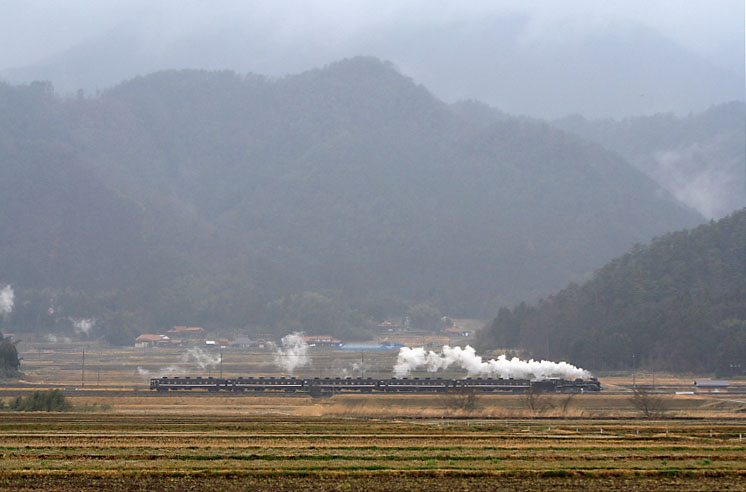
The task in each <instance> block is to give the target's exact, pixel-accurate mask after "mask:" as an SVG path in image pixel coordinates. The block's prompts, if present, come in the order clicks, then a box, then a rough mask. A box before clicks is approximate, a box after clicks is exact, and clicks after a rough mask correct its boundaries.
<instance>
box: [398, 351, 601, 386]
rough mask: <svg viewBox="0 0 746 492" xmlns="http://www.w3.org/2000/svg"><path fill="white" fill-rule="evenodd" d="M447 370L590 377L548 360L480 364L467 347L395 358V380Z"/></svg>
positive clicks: (501, 360) (401, 354)
mask: <svg viewBox="0 0 746 492" xmlns="http://www.w3.org/2000/svg"><path fill="white" fill-rule="evenodd" d="M451 366H455V367H460V368H462V369H466V371H467V373H468V376H470V377H477V376H485V377H501V378H516V379H546V378H551V377H561V378H565V379H576V378H587V377H590V375H591V373H589V372H588V371H586V370H585V369H581V368H579V367H575V366H573V365H572V364H568V363H567V362H552V361H548V360H542V361H536V360H533V359H531V360H521V359H519V358H518V357H513V358H512V359H510V360H508V358H507V357H506V356H505V355H501V356H499V357H498V358H497V359H490V360H482V357H480V356H478V355H476V351H475V350H474V349H473V348H472V347H471V346H469V345H467V346H466V348H464V349H462V348H461V347H449V346H448V345H445V346H443V350H442V351H441V352H440V353H436V352H433V351H426V350H425V349H424V348H422V347H417V348H409V347H402V348H401V349H399V356H398V357H397V359H396V365H395V366H394V375H395V376H396V377H399V378H401V377H406V376H408V375H409V373H411V372H412V371H414V370H417V369H420V368H424V369H426V370H427V371H428V372H437V371H439V370H441V369H447V368H449V367H451Z"/></svg>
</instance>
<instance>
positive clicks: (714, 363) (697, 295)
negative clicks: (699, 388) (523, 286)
mask: <svg viewBox="0 0 746 492" xmlns="http://www.w3.org/2000/svg"><path fill="white" fill-rule="evenodd" d="M480 344H481V346H482V347H483V348H487V347H493V348H494V347H505V348H516V347H520V348H526V349H528V350H529V351H531V352H532V353H533V354H534V355H536V356H539V357H549V358H566V359H568V360H571V361H572V362H573V363H577V364H581V365H583V366H586V367H589V368H592V369H629V368H631V367H632V357H633V355H634V356H635V358H636V360H637V364H638V367H639V366H643V367H647V368H657V369H669V370H674V371H695V370H698V371H699V370H712V371H716V372H718V374H721V375H727V374H731V373H734V372H737V373H743V372H744V370H746V209H744V210H741V211H738V212H736V213H734V214H732V215H730V216H728V217H725V218H723V219H721V220H720V221H718V222H711V223H710V224H707V225H702V226H699V227H697V228H696V229H692V230H684V231H680V232H675V233H670V234H666V235H664V236H662V237H660V238H657V239H655V240H654V241H653V242H652V243H651V244H650V245H648V246H639V245H638V246H635V247H634V248H633V249H632V250H631V251H630V252H629V253H627V254H625V255H624V256H621V257H619V258H617V259H615V260H613V261H612V262H610V263H609V264H607V265H606V266H604V267H603V268H601V269H600V270H599V271H597V272H596V273H595V274H594V275H593V278H592V279H591V280H589V281H588V282H585V283H583V284H582V285H577V284H571V285H570V286H568V287H566V288H565V289H563V290H561V291H559V292H558V293H556V294H554V295H552V296H549V297H548V298H546V299H543V300H541V301H540V302H539V303H538V304H526V303H521V304H519V305H517V306H515V307H514V308H512V309H508V308H503V309H501V310H500V311H499V313H498V315H497V317H496V318H495V320H494V321H493V322H492V324H491V325H490V326H489V327H488V328H486V329H485V330H484V331H483V332H482V333H480Z"/></svg>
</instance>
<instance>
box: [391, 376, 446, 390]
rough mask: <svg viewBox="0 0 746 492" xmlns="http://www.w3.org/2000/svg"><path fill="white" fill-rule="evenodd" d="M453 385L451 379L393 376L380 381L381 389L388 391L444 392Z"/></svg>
mask: <svg viewBox="0 0 746 492" xmlns="http://www.w3.org/2000/svg"><path fill="white" fill-rule="evenodd" d="M451 387H453V381H452V380H450V379H440V378H437V379H430V378H425V379H420V378H411V379H410V378H401V379H397V378H392V379H382V380H380V381H379V390H380V391H388V392H399V391H419V392H443V391H448V389H450V388H451Z"/></svg>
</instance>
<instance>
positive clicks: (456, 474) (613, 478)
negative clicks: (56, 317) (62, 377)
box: [0, 414, 746, 491]
mask: <svg viewBox="0 0 746 492" xmlns="http://www.w3.org/2000/svg"><path fill="white" fill-rule="evenodd" d="M4 417H5V418H3V420H2V423H0V454H1V455H2V460H0V488H1V489H13V490H49V489H56V490H100V489H101V488H106V489H108V490H111V491H118V490H153V489H158V490H176V489H180V490H197V489H199V490H208V489H212V490H216V489H224V490H246V489H251V488H252V487H253V488H256V489H257V490H259V489H261V490H290V489H291V488H292V489H293V490H316V489H319V488H324V489H328V490H424V488H425V487H427V488H428V489H430V490H485V489H486V490H491V489H493V488H497V487H499V488H505V489H510V490H552V489H554V490H598V489H600V488H602V487H605V488H609V489H617V490H622V489H623V490H643V489H647V490H653V491H654V490H745V489H746V488H745V485H744V484H745V483H746V459H745V458H746V444H745V443H744V441H742V440H740V439H739V433H742V432H743V430H744V427H745V426H744V422H742V421H713V420H695V421H675V420H674V421H652V422H641V421H632V420H586V419H569V420H562V419H554V420H550V421H537V420H535V419H499V420H495V419H490V420H469V421H459V420H456V421H454V420H446V419H438V420H431V419H421V420H416V421H413V420H393V419H338V418H329V417H327V418H310V417H305V418H304V417H286V418H281V417H246V416H210V415H199V416H197V415H180V416H172V415H121V414H60V415H50V414H6V415H4ZM710 431H712V436H711V435H710Z"/></svg>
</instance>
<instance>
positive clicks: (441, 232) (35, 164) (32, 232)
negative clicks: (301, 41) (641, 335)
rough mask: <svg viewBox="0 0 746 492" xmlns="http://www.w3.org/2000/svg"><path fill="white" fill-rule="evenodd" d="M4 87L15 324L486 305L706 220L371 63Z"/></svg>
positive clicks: (583, 152)
mask: <svg viewBox="0 0 746 492" xmlns="http://www.w3.org/2000/svg"><path fill="white" fill-rule="evenodd" d="M0 89H1V90H0V107H1V108H3V111H2V112H0V131H1V132H2V133H0V146H1V147H2V149H1V150H2V154H1V155H2V156H3V169H2V172H3V173H6V175H7V179H3V181H2V183H3V186H4V187H6V188H7V189H5V188H4V190H5V191H6V192H7V193H4V194H3V200H4V202H5V201H7V202H12V206H10V205H9V206H4V207H2V209H0V223H1V224H2V225H3V227H4V231H13V233H12V234H4V236H3V240H2V241H3V242H2V243H0V245H1V246H2V250H1V251H0V253H1V254H0V272H1V277H0V283H11V284H13V285H14V287H15V288H16V289H17V291H18V297H19V299H18V300H19V303H18V305H19V306H26V307H25V308H24V309H27V310H28V312H26V314H25V315H23V316H21V314H20V313H21V312H22V311H23V310H22V309H20V308H19V310H17V312H16V313H14V314H13V316H12V317H11V318H9V319H8V320H6V321H5V322H6V323H9V324H11V325H12V324H13V323H16V324H22V325H23V326H19V327H17V328H14V329H18V330H20V329H33V330H37V331H43V330H50V329H58V328H59V326H58V325H59V324H60V323H59V320H60V319H67V318H68V317H90V316H95V317H96V318H97V319H98V320H100V322H99V323H98V324H97V327H98V328H97V330H102V331H105V332H110V331H111V330H112V329H113V328H112V327H114V326H118V327H119V328H118V329H117V330H116V332H117V333H118V334H121V333H125V332H128V331H131V332H136V331H137V330H140V329H152V327H153V326H168V325H170V324H190V325H192V324H200V325H203V326H207V327H208V328H209V327H214V328H222V329H239V330H243V329H245V327H247V326H260V327H261V329H263V330H276V331H277V332H283V331H286V330H288V329H290V327H294V328H297V327H298V326H299V325H301V327H303V328H305V329H307V330H308V331H323V332H326V331H334V332H336V333H338V334H344V333H350V332H359V331H360V330H361V329H362V328H364V326H365V323H366V321H365V320H366V319H369V318H370V317H375V316H378V317H380V316H386V315H406V314H407V313H408V310H411V309H415V308H417V307H418V306H419V308H418V309H420V310H422V309H425V310H428V309H429V310H430V312H434V313H436V314H437V313H438V312H440V313H443V314H450V315H465V316H481V315H484V314H485V313H488V312H492V311H493V310H494V308H495V306H499V305H504V304H506V303H511V302H517V301H519V300H520V299H526V298H528V299H536V298H538V297H539V296H540V295H546V294H547V293H549V292H551V290H552V289H556V288H558V287H559V286H561V285H563V284H564V283H566V282H567V281H568V280H570V279H582V278H583V277H584V276H585V275H587V274H588V272H591V271H592V270H593V269H594V268H597V267H598V266H599V265H602V264H603V262H605V261H607V260H608V259H610V258H612V257H613V256H614V255H617V254H621V253H622V252H623V251H624V250H625V249H626V248H628V247H630V246H631V245H632V244H634V243H635V242H640V241H646V240H648V239H649V238H650V237H653V236H654V235H656V234H661V233H663V232H666V231H669V230H672V229H676V228H681V227H686V226H692V225H694V224H696V223H698V222H699V221H700V220H701V216H699V215H698V214H696V213H695V212H693V211H691V210H687V209H685V208H683V207H681V206H679V205H678V204H676V203H675V202H674V200H673V199H672V198H671V197H669V196H668V195H667V194H666V193H664V192H661V190H660V188H659V187H658V186H657V185H656V184H655V183H654V182H653V181H651V180H650V179H648V178H647V177H645V176H644V175H643V174H641V173H640V172H638V171H637V170H635V169H634V168H632V167H631V166H630V165H629V164H628V163H627V162H625V161H624V160H622V159H621V158H619V157H618V156H616V155H614V154H612V153H610V152H608V151H606V150H604V149H603V148H602V147H600V146H598V145H596V144H591V143H588V142H585V141H582V140H580V139H579V138H576V137H573V136H569V135H567V134H566V133H564V132H562V131H559V130H556V129H553V128H552V127H550V126H549V125H546V124H544V123H541V122H536V121H529V120H524V119H516V118H511V117H509V116H504V117H500V118H497V119H495V118H493V117H490V118H485V117H484V114H483V113H484V108H482V107H480V106H479V105H478V104H462V105H458V106H449V105H446V104H444V103H442V102H440V101H438V100H437V99H435V98H434V97H433V96H432V95H431V94H430V93H429V92H428V91H427V90H426V89H425V88H423V87H422V86H418V85H416V84H414V83H413V82H412V81H411V80H409V79H407V78H405V77H403V76H402V75H400V74H399V73H398V72H396V70H394V69H393V68H392V67H391V66H389V65H387V64H385V63H383V62H380V61H378V60H374V59H367V58H358V59H352V60H346V61H343V62H340V63H336V64H333V65H331V66H328V67H326V68H323V69H318V70H313V71H310V72H306V73H303V74H300V75H297V76H290V77H285V78H282V79H268V78H265V77H261V76H255V75H249V76H242V75H238V74H235V73H233V72H205V71H168V72H159V73H155V74H152V75H148V76H145V77H139V78H136V79H133V80H130V81H128V82H125V83H122V84H120V85H118V86H116V87H114V88H112V89H110V90H107V91H105V92H104V93H102V94H101V95H99V96H97V97H95V98H85V97H78V98H72V99H58V98H55V97H54V96H53V95H52V93H51V87H50V86H48V85H45V84H32V85H30V86H16V87H14V86H8V85H2V86H0ZM26 190H30V191H29V192H27V191H26ZM104 260H110V261H111V263H110V264H106V265H104V264H103V263H101V262H103V261H104ZM48 308H49V309H48ZM34 309H36V311H38V312H37V313H36V314H37V315H33V313H34ZM50 309H51V310H52V311H54V312H55V313H57V314H55V315H48V314H44V313H47V312H49V310H50ZM308 312H313V313H314V314H313V315H308V316H306V315H305V314H304V313H306V314H307V313H308ZM59 313H64V316H65V317H64V318H62V317H61V316H62V315H61V314H59ZM319 313H323V315H321V314H319ZM374 313H375V314H374ZM303 319H317V320H321V321H319V322H318V323H317V324H318V326H316V325H313V326H310V325H308V326H302V325H303ZM21 320H24V321H21ZM107 320H108V321H107ZM107 323H108V326H107ZM124 327H126V330H125V328H124ZM124 338H126V337H124Z"/></svg>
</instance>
